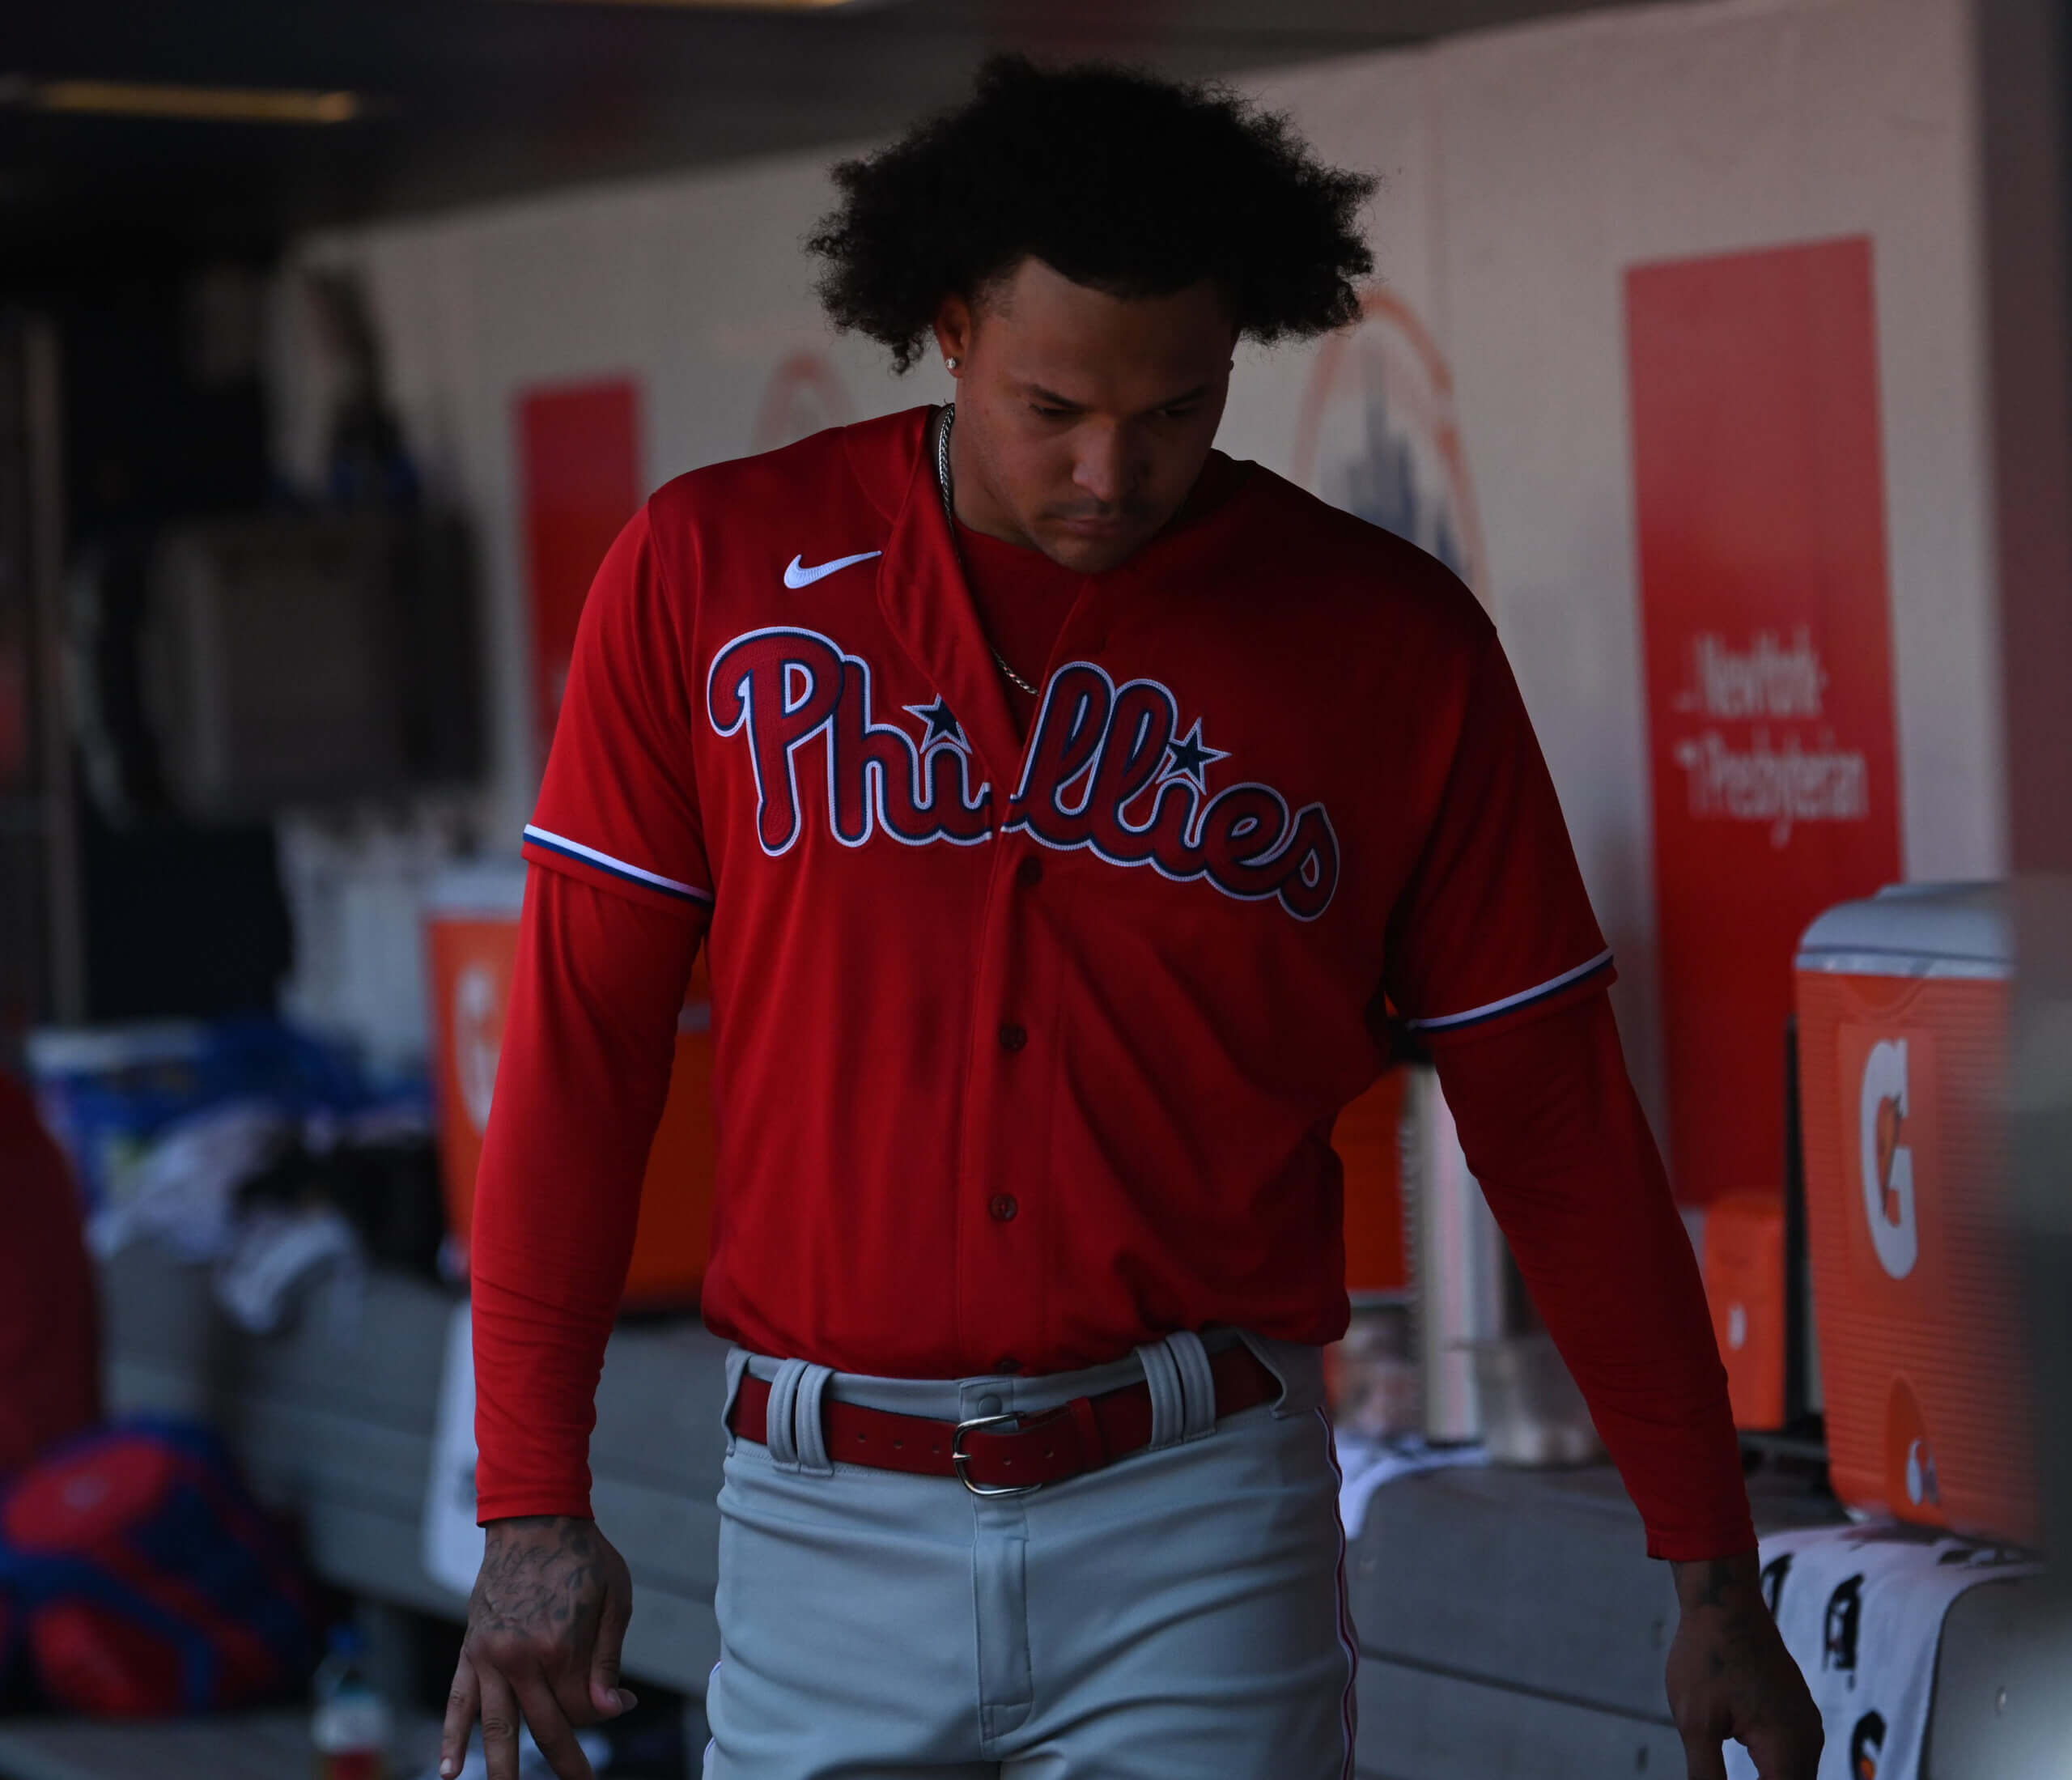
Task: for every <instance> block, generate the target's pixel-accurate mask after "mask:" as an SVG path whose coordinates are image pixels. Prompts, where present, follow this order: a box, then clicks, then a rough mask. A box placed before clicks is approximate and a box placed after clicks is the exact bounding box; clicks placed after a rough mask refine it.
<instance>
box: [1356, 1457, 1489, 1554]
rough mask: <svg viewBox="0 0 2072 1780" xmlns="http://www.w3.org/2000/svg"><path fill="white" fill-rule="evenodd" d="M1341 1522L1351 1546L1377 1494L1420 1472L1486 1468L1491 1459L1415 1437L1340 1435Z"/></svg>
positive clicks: (1364, 1523) (1365, 1521)
mask: <svg viewBox="0 0 2072 1780" xmlns="http://www.w3.org/2000/svg"><path fill="white" fill-rule="evenodd" d="M1336 1438H1337V1442H1338V1476H1339V1482H1338V1518H1339V1520H1340V1523H1342V1524H1343V1525H1344V1528H1345V1537H1346V1542H1347V1543H1348V1544H1350V1543H1351V1542H1352V1540H1356V1539H1357V1538H1358V1537H1359V1536H1360V1529H1361V1527H1364V1526H1365V1525H1366V1523H1367V1504H1368V1503H1369V1502H1371V1501H1372V1500H1373V1499H1374V1492H1375V1491H1376V1490H1377V1489H1380V1488H1381V1487H1382V1485H1383V1484H1385V1483H1393V1482H1394V1481H1395V1480H1396V1479H1397V1478H1398V1477H1410V1476H1416V1474H1417V1473H1418V1472H1420V1471H1442V1470H1444V1469H1446V1468H1447V1467H1448V1466H1450V1465H1483V1464H1488V1462H1489V1456H1488V1454H1487V1453H1486V1452H1484V1451H1483V1449H1482V1448H1481V1447H1479V1446H1474V1447H1428V1446H1427V1445H1425V1442H1424V1441H1423V1440H1421V1439H1420V1438H1418V1437H1417V1436H1416V1435H1415V1434H1405V1435H1403V1436H1402V1437H1401V1438H1398V1439H1395V1440H1369V1439H1366V1438H1364V1437H1362V1436H1361V1435H1359V1434H1348V1433H1347V1432H1346V1431H1345V1430H1344V1429H1342V1428H1341V1429H1340V1430H1338V1431H1337V1436H1336Z"/></svg>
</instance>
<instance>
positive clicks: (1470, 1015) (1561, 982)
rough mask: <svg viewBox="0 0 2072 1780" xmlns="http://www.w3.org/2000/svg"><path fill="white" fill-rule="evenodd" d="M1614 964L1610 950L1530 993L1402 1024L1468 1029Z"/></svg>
mask: <svg viewBox="0 0 2072 1780" xmlns="http://www.w3.org/2000/svg"><path fill="white" fill-rule="evenodd" d="M1610 962H1611V947H1610V946H1608V945H1607V947H1606V948H1605V949H1603V951H1602V952H1599V954H1597V956H1596V957H1595V958H1592V959H1590V962H1588V963H1586V964H1578V965H1577V966H1576V967H1575V969H1573V971H1563V972H1562V973H1561V974H1560V975H1559V976H1552V977H1549V978H1548V979H1547V980H1546V981H1545V982H1544V983H1539V984H1538V985H1536V986H1535V988H1530V989H1521V990H1519V991H1518V993H1517V994H1516V995H1507V996H1505V997H1504V998H1503V1000H1501V1001H1485V1002H1484V1003H1483V1005H1481V1006H1480V1007H1479V1008H1470V1009H1468V1010H1467V1013H1441V1014H1440V1015H1438V1016H1437V1017H1434V1018H1433V1019H1429V1020H1408V1021H1405V1022H1403V1023H1404V1024H1405V1025H1406V1026H1409V1027H1410V1028H1411V1029H1412V1030H1413V1031H1418V1032H1436V1031H1439V1030H1442V1029H1444V1028H1445V1027H1447V1026H1469V1025H1471V1024H1472V1023H1473V1022H1475V1021H1477V1020H1488V1019H1492V1018H1494V1017H1496V1016H1497V1014H1499V1013H1509V1012H1510V1010H1511V1009H1513V1008H1522V1007H1523V1006H1524V1005H1526V1003H1527V1002H1528V1001H1537V1000H1540V999H1541V998H1542V997H1543V996H1549V995H1552V994H1553V993H1554V992H1556V990H1557V989H1565V988H1568V986H1569V984H1570V983H1580V982H1581V981H1582V979H1584V978H1585V977H1586V976H1588V975H1590V973H1591V972H1592V971H1601V970H1603V968H1604V966H1606V965H1607V964H1609V963H1610Z"/></svg>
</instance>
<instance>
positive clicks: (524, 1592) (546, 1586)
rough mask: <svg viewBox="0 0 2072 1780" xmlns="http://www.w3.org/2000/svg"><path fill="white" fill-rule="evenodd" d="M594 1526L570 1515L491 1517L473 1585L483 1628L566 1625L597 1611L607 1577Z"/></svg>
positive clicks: (507, 1629) (508, 1629) (499, 1629)
mask: <svg viewBox="0 0 2072 1780" xmlns="http://www.w3.org/2000/svg"><path fill="white" fill-rule="evenodd" d="M603 1549H604V1547H603V1542H602V1540H601V1539H600V1538H599V1536H598V1534H597V1527H596V1526H595V1525H594V1524H593V1523H592V1522H589V1521H587V1520H576V1519H571V1518H570V1517H568V1516H567V1515H558V1514H553V1515H550V1514H541V1515H535V1516H527V1517H523V1518H520V1519H511V1520H498V1521H492V1522H491V1523H490V1525H489V1527H488V1528H487V1530H486V1538H485V1540H484V1545H483V1551H482V1574H481V1576H480V1577H479V1578H478V1581H477V1582H476V1584H475V1593H476V1602H477V1608H478V1612H477V1624H478V1625H479V1627H480V1628H481V1629H482V1630H483V1631H485V1632H490V1633H495V1632H516V1631H528V1630H533V1629H538V1628H541V1627H544V1626H549V1625H551V1626H555V1627H567V1626H569V1625H572V1624H580V1623H581V1622H582V1621H584V1620H586V1619H588V1618H589V1617H592V1616H594V1615H595V1614H596V1612H597V1600H598V1595H599V1591H600V1589H601V1587H602V1586H603V1583H604V1582H605V1576H604V1574H603V1567H602V1564H601V1557H602V1553H603Z"/></svg>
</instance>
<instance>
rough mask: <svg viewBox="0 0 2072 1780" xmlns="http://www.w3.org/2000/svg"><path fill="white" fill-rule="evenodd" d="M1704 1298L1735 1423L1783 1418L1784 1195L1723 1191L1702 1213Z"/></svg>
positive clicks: (1758, 1425) (1760, 1425)
mask: <svg viewBox="0 0 2072 1780" xmlns="http://www.w3.org/2000/svg"><path fill="white" fill-rule="evenodd" d="M1784 1249H1785V1235H1784V1195H1783V1194H1782V1193H1781V1192H1777V1191H1776V1190H1775V1189H1774V1188H1772V1189H1767V1190H1765V1189H1755V1190H1750V1191H1744V1192H1730V1193H1722V1195H1721V1196H1719V1197H1718V1198H1717V1199H1715V1200H1713V1202H1712V1204H1710V1205H1709V1206H1707V1207H1706V1209H1705V1270H1704V1271H1705V1300H1706V1302H1707V1303H1709V1305H1710V1306H1711V1307H1712V1313H1713V1337H1714V1339H1715V1340H1717V1341H1718V1343H1719V1357H1720V1358H1721V1360H1722V1362H1724V1363H1725V1365H1726V1391H1727V1396H1728V1399H1729V1400H1730V1402H1731V1403H1732V1404H1733V1408H1734V1426H1735V1427H1737V1428H1746V1429H1750V1430H1760V1429H1773V1428H1781V1427H1782V1426H1783V1425H1784V1421H1785V1404H1784V1396H1785V1267H1784Z"/></svg>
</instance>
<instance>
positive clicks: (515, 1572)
mask: <svg viewBox="0 0 2072 1780" xmlns="http://www.w3.org/2000/svg"><path fill="white" fill-rule="evenodd" d="M632 1616H633V1580H632V1578H631V1577H630V1576H629V1575H628V1574H626V1560H625V1559H624V1558H622V1557H620V1556H619V1554H618V1553H617V1552H616V1551H614V1549H613V1548H612V1546H611V1542H610V1541H609V1540H607V1539H606V1538H605V1536H604V1535H603V1534H602V1533H601V1532H599V1531H597V1526H596V1523H594V1522H592V1521H588V1520H578V1519H573V1518H571V1517H570V1516H567V1515H562V1514H539V1515H531V1516H522V1517H520V1518H519V1519H512V1520H493V1521H491V1522H490V1523H489V1525H488V1527H487V1528H486V1544H485V1546H484V1548H483V1552H482V1572H481V1574H479V1575H478V1576H477V1577H476V1578H475V1592H474V1595H473V1598H472V1599H470V1600H469V1603H468V1635H467V1639H466V1642H464V1643H463V1644H462V1646H461V1661H460V1664H459V1666H458V1667H456V1669H455V1670H454V1672H453V1691H452V1693H451V1694H450V1695H449V1696H448V1699H447V1702H446V1728H445V1734H444V1737H443V1739H442V1740H441V1743H440V1747H439V1772H440V1774H444V1775H446V1776H448V1780H451V1777H452V1776H453V1775H455V1774H458V1773H460V1771H461V1764H462V1763H463V1762H464V1761H466V1759H467V1755H468V1733H469V1730H470V1729H471V1728H472V1727H473V1724H474V1722H475V1720H476V1718H478V1717H479V1718H481V1720H482V1750H483V1752H484V1754H485V1755H486V1757H488V1760H489V1780H518V1723H519V1720H520V1717H521V1716H522V1717H523V1718H524V1722H525V1723H527V1724H528V1725H529V1726H530V1727H532V1731H533V1741H534V1742H535V1743H537V1744H538V1745H539V1746H540V1753H541V1754H542V1755H544V1756H545V1757H546V1758H547V1763H548V1765H549V1766H550V1767H551V1768H552V1769H554V1773H555V1774H558V1776H559V1777H560V1780H595V1776H594V1775H593V1774H592V1771H591V1767H590V1764H589V1761H588V1759H587V1758H586V1757H584V1753H583V1752H582V1750H581V1749H580V1748H578V1747H577V1746H576V1742H575V1730H576V1727H578V1726H579V1725H589V1724H597V1723H601V1721H602V1720H604V1719H606V1718H617V1717H618V1715H619V1714H621V1713H622V1712H624V1711H625V1710H627V1708H628V1707H630V1706H632V1704H633V1703H634V1701H633V1696H632V1695H631V1693H627V1692H626V1689H624V1688H622V1687H621V1686H620V1685H619V1684H618V1663H619V1649H620V1646H622V1644H623V1643H624V1642H626V1621H628V1620H630V1619H631V1617H632Z"/></svg>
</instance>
